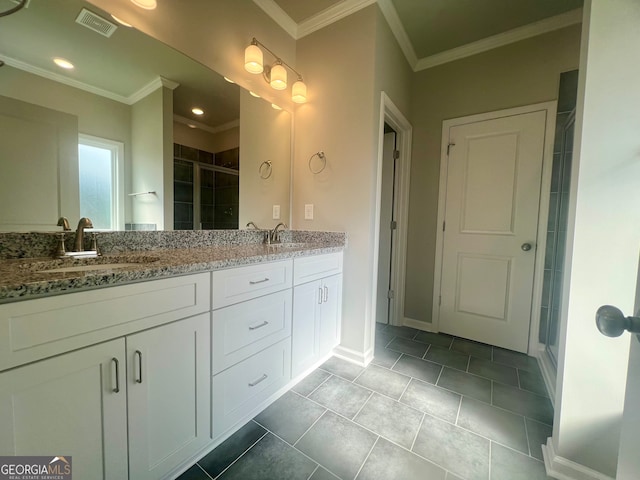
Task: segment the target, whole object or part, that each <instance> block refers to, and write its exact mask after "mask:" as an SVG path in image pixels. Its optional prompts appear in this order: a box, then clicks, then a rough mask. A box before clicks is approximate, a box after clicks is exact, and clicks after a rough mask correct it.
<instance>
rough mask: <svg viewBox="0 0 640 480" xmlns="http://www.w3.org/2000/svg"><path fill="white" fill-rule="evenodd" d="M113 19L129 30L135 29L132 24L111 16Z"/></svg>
mask: <svg viewBox="0 0 640 480" xmlns="http://www.w3.org/2000/svg"><path fill="white" fill-rule="evenodd" d="M111 18H113V19H114V20H115V21H116V22H118V23H119V24H120V25H122V26H123V27H129V28H131V27H133V25H131V24H130V23H127V22H125V21H124V20H120V19H119V18H118V17H116V16H115V15H111Z"/></svg>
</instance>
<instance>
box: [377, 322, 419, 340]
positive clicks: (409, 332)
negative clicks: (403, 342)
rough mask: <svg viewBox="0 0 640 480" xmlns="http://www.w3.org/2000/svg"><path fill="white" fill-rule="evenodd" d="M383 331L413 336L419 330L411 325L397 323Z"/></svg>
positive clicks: (403, 336)
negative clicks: (404, 325) (403, 325)
mask: <svg viewBox="0 0 640 480" xmlns="http://www.w3.org/2000/svg"><path fill="white" fill-rule="evenodd" d="M383 332H384V333H386V334H391V335H394V336H396V337H402V338H413V337H415V336H416V333H418V332H419V330H417V329H415V328H410V327H396V326H395V325H389V326H388V327H387V328H385V329H384V330H383Z"/></svg>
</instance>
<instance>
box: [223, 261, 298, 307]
mask: <svg viewBox="0 0 640 480" xmlns="http://www.w3.org/2000/svg"><path fill="white" fill-rule="evenodd" d="M292 271H293V264H292V261H291V260H284V261H281V262H272V263H260V264H257V265H249V266H247V267H238V268H233V269H230V270H218V271H215V272H213V277H212V284H211V288H212V290H213V296H212V299H213V308H214V309H216V308H222V307H226V306H227V305H233V304H234V303H239V302H244V301H245V300H250V299H252V298H256V297H259V296H262V295H267V294H269V293H273V292H277V291H279V290H284V289H285V288H290V287H291V286H292Z"/></svg>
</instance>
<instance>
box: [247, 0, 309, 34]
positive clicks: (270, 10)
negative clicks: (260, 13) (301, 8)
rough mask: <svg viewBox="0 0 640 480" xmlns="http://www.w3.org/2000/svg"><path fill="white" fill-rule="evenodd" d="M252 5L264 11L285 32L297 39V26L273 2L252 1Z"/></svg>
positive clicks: (265, 0) (266, 0)
mask: <svg viewBox="0 0 640 480" xmlns="http://www.w3.org/2000/svg"><path fill="white" fill-rule="evenodd" d="M253 3H255V4H256V5H258V7H260V8H261V9H262V10H264V12H265V13H266V14H267V15H269V16H270V17H271V19H272V20H273V21H274V22H276V23H277V24H278V25H280V27H282V29H283V30H284V31H285V32H287V33H288V34H289V35H291V36H292V37H293V38H295V39H296V40H297V39H298V24H297V23H296V22H295V21H294V20H293V19H292V18H291V17H290V16H289V15H287V14H286V13H285V11H284V10H282V8H280V5H278V4H277V3H276V2H274V0H253Z"/></svg>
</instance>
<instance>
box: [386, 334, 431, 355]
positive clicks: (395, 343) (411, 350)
mask: <svg viewBox="0 0 640 480" xmlns="http://www.w3.org/2000/svg"><path fill="white" fill-rule="evenodd" d="M387 348H388V349H389V350H395V351H396V352H402V353H406V354H408V355H413V356H414V357H419V358H422V356H423V355H424V354H425V353H426V351H427V348H429V345H427V344H425V343H420V342H414V341H413V340H409V339H408V338H400V337H396V338H394V339H393V340H391V342H389V345H387Z"/></svg>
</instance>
